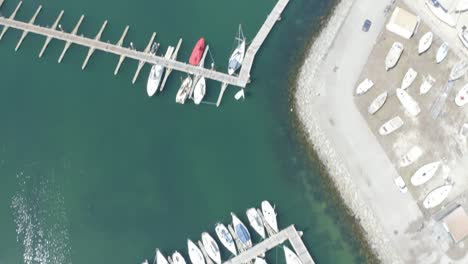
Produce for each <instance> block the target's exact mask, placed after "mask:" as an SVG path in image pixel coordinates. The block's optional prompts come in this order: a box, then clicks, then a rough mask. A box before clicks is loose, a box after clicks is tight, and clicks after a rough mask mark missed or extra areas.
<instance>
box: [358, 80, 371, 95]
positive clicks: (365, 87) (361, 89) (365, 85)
mask: <svg viewBox="0 0 468 264" xmlns="http://www.w3.org/2000/svg"><path fill="white" fill-rule="evenodd" d="M372 86H374V82H372V81H371V80H369V79H367V78H366V79H365V80H364V81H362V82H361V83H360V84H359V85H358V87H357V88H356V95H362V94H365V93H366V92H367V91H369V89H370V88H372Z"/></svg>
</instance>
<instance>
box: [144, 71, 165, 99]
mask: <svg viewBox="0 0 468 264" xmlns="http://www.w3.org/2000/svg"><path fill="white" fill-rule="evenodd" d="M163 73H164V67H162V66H161V65H153V67H151V71H150V75H149V76H148V83H147V85H146V92H147V94H148V96H149V97H151V96H153V95H154V94H155V93H156V91H157V90H158V88H159V84H160V83H161V79H162V76H163Z"/></svg>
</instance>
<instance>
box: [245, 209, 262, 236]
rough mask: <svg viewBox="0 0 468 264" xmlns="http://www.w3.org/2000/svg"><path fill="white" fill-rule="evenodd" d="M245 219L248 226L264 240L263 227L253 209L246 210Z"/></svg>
mask: <svg viewBox="0 0 468 264" xmlns="http://www.w3.org/2000/svg"><path fill="white" fill-rule="evenodd" d="M246 214H247V218H248V219H249V222H250V226H252V228H253V229H254V230H255V232H257V233H258V234H259V235H260V236H261V237H262V238H263V239H265V227H264V225H263V221H262V218H261V217H260V215H259V214H258V212H257V210H256V209H255V208H249V209H247V212H246Z"/></svg>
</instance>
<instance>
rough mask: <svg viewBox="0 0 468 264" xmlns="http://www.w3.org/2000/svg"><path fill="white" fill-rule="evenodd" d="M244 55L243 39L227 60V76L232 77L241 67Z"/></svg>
mask: <svg viewBox="0 0 468 264" xmlns="http://www.w3.org/2000/svg"><path fill="white" fill-rule="evenodd" d="M244 55H245V39H244V40H242V41H241V43H239V45H238V46H237V47H236V49H235V50H234V52H233V53H232V54H231V57H230V58H229V64H228V74H229V75H233V74H234V73H235V72H236V71H237V70H239V69H240V67H241V66H242V62H243V61H244Z"/></svg>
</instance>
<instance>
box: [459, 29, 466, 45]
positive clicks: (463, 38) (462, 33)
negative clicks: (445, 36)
mask: <svg viewBox="0 0 468 264" xmlns="http://www.w3.org/2000/svg"><path fill="white" fill-rule="evenodd" d="M458 38H459V39H460V41H461V43H463V46H465V48H468V31H467V29H466V26H463V27H462V28H461V29H460V30H459V31H458Z"/></svg>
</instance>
